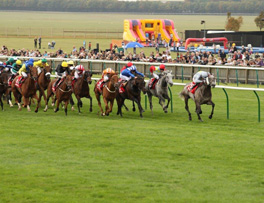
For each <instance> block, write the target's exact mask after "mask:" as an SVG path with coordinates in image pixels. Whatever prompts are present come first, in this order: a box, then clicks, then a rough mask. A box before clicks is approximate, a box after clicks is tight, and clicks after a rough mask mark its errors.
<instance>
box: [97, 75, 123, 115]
mask: <svg viewBox="0 0 264 203" xmlns="http://www.w3.org/2000/svg"><path fill="white" fill-rule="evenodd" d="M109 78H110V79H109V81H108V82H106V84H105V85H104V87H103V91H102V96H103V100H104V103H105V112H104V110H103V108H102V105H101V101H100V95H101V94H100V92H99V90H98V89H97V87H96V85H95V87H94V93H95V96H96V99H97V102H98V105H99V107H100V110H101V115H102V116H104V115H107V116H109V113H111V112H112V109H113V105H114V101H115V98H116V94H117V91H118V86H119V83H118V76H117V74H116V73H114V74H110V75H109ZM109 102H110V108H109V106H108V103H109Z"/></svg>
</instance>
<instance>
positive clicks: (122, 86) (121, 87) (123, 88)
mask: <svg viewBox="0 0 264 203" xmlns="http://www.w3.org/2000/svg"><path fill="white" fill-rule="evenodd" d="M118 82H119V84H120V85H119V90H118V91H119V93H120V94H122V93H124V92H125V85H124V82H125V81H124V80H122V79H121V78H119V80H118Z"/></svg>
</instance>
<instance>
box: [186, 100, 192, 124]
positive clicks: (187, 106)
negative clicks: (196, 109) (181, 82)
mask: <svg viewBox="0 0 264 203" xmlns="http://www.w3.org/2000/svg"><path fill="white" fill-rule="evenodd" d="M188 101H189V97H188V96H184V102H185V109H186V111H187V112H188V115H189V120H190V121H191V120H192V115H191V112H190V111H189V105H188Z"/></svg>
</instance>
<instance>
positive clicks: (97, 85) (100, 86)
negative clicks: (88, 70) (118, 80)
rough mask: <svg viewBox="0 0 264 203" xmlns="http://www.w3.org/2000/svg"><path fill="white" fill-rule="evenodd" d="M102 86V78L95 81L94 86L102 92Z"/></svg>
mask: <svg viewBox="0 0 264 203" xmlns="http://www.w3.org/2000/svg"><path fill="white" fill-rule="evenodd" d="M103 87H104V80H103V79H100V80H98V82H97V83H96V88H97V89H98V90H99V91H100V92H102V91H103Z"/></svg>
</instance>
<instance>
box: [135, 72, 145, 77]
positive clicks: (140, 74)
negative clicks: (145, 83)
mask: <svg viewBox="0 0 264 203" xmlns="http://www.w3.org/2000/svg"><path fill="white" fill-rule="evenodd" d="M136 73H137V74H138V75H141V76H142V77H145V75H144V74H143V73H140V72H138V71H137V70H136Z"/></svg>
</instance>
